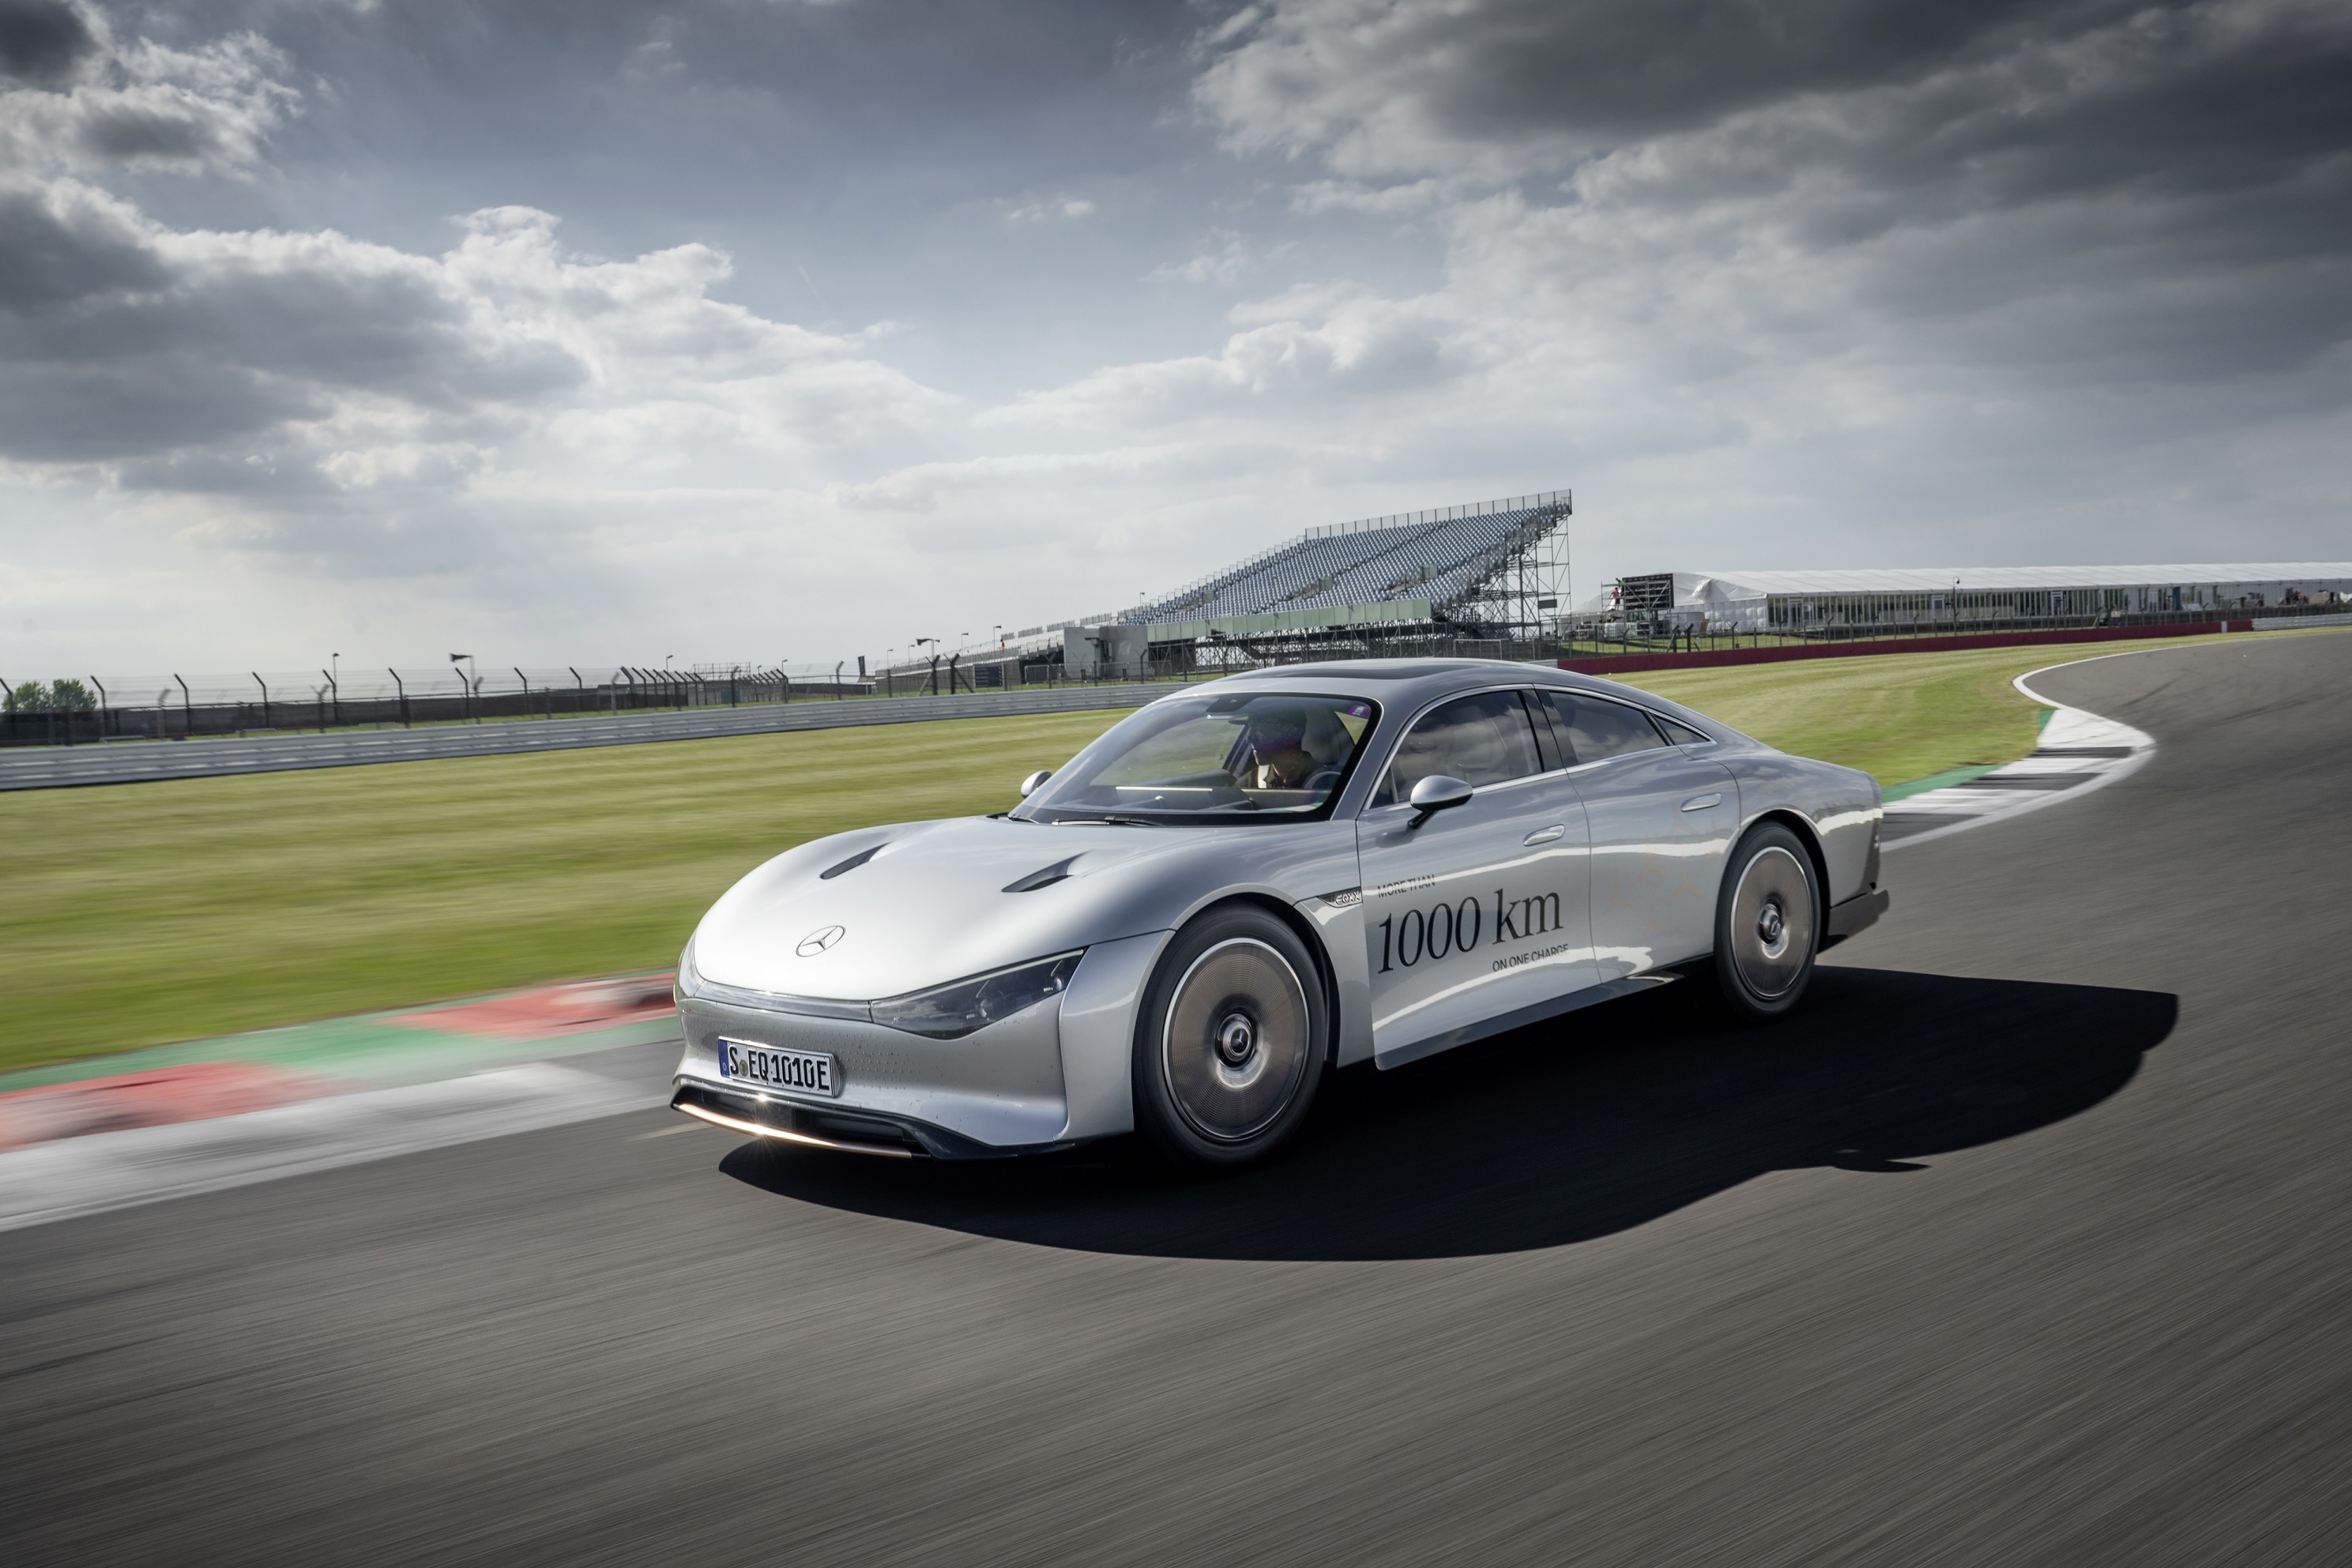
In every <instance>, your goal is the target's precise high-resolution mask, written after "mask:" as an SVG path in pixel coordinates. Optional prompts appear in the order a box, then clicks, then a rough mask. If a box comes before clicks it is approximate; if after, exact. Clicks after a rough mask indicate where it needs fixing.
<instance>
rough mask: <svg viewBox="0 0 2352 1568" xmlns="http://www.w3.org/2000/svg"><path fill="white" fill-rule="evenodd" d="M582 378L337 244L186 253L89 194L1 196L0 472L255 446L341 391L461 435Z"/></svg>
mask: <svg viewBox="0 0 2352 1568" xmlns="http://www.w3.org/2000/svg"><path fill="white" fill-rule="evenodd" d="M585 373H586V372H585V370H584V368H583V366H582V365H581V364H580V362H579V361H577V360H576V359H574V358H573V357H572V355H571V354H570V353H569V352H567V351H565V350H563V349H562V347H560V346H559V345H558V344H556V343H555V342H553V341H552V340H550V339H549V338H547V337H546V336H544V335H543V334H534V333H528V332H523V333H516V332H509V333H504V334H496V333H492V334H484V333H480V332H478V330H477V329H476V323H475V322H474V321H473V320H472V319H469V316H468V314H467V305H466V301H465V299H464V298H462V297H461V295H460V294H459V292H458V291H457V289H456V288H455V287H452V286H451V285H450V284H449V282H448V281H447V279H446V277H443V276H441V275H440V274H439V273H437V272H436V269H435V267H434V265H433V264H432V263H429V262H426V261H424V260H422V259H420V258H414V257H404V256H397V255H395V254H393V253H388V252H383V251H380V250H375V249H373V248H372V247H366V246H355V245H352V244H351V243H349V242H346V241H340V240H336V239H333V238H331V237H330V238H324V239H315V240H306V241H289V240H288V239H285V238H284V237H282V236H271V235H230V236H222V238H220V239H219V240H217V241H215V242H213V243H212V244H210V245H204V246H189V245H186V244H174V243H173V240H172V239H171V237H170V236H168V235H159V234H157V233H156V232H154V231H152V230H150V229H148V228H146V227H144V226H142V225H141V224H140V223H139V222H138V220H137V219H136V218H135V217H134V216H133V215H132V214H130V213H129V212H128V211H127V210H125V209H123V208H121V207H119V206H116V205H114V204H109V203H106V202H104V201H102V200H100V199H96V198H94V197H90V196H88V195H86V194H78V193H74V192H71V191H67V192H64V193H36V192H26V191H19V192H15V193H6V194H0V455H7V456H12V457H18V458H26V459H31V460H34V461H52V462H54V461H76V462H79V461H90V460H96V459H110V458H122V457H129V456H133V455H154V454H161V453H168V452H172V451H173V450H175V449H178V448H182V447H184V446H187V445H189V444H198V443H215V442H222V441H238V440H247V439H249V438H252V437H254V436H257V435H258V434H262V433H264V432H266V431H268V430H269V429H271V428H272V427H274V426H277V425H278V424H281V423H284V422H286V421H289V420H295V419H315V418H318V417H320V416H322V415H323V414H325V413H327V412H329V411H330V409H331V407H332V404H333V398H334V395H335V394H336V393H339V392H362V393H365V394H367V395H368V396H370V397H372V398H375V399H381V400H388V401H390V402H396V403H398V404H402V405H404V406H406V407H407V408H409V409H410V410H412V411H415V412H416V413H421V414H425V415H434V414H438V415H445V416H454V417H458V418H460V419H463V418H469V417H474V416H476V413H477V411H478V410H479V409H480V408H481V406H482V405H484V404H488V403H497V402H505V401H511V400H528V399H530V398H533V397H537V396H541V395H544V394H547V393H549V392H555V391H559V390H561V389H563V388H566V387H571V386H574V385H577V384H578V383H579V382H580V381H581V380H582V379H583V376H584V375H585Z"/></svg>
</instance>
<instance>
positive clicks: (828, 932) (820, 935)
mask: <svg viewBox="0 0 2352 1568" xmlns="http://www.w3.org/2000/svg"><path fill="white" fill-rule="evenodd" d="M848 935H849V933H848V932H846V931H845V930H843V929H842V928H841V927H840V926H838V925H828V926H826V927H825V928H824V930H822V931H812V932H810V933H809V934H808V935H807V936H803V937H802V938H801V945H800V946H798V947H796V948H794V949H793V951H794V952H796V953H798V954H799V955H800V956H802V957H803V958H814V957H815V956H817V955H818V954H819V953H822V952H824V950H825V949H826V948H827V947H830V946H833V945H834V944H835V943H836V942H838V941H840V940H841V939H842V938H843V937H844V936H848Z"/></svg>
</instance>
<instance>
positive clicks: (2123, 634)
mask: <svg viewBox="0 0 2352 1568" xmlns="http://www.w3.org/2000/svg"><path fill="white" fill-rule="evenodd" d="M2253 629H2254V623H2253V622H2251V621H2196V622H2189V623H2187V624H2185V625H2171V626H2082V627H2075V628H2074V629H2072V630H2068V631H2049V632H1962V633H1960V634H1958V635H1957V636H1951V637H1883V638H1874V639H1872V640H1870V641H1867V642H1855V643H1798V644H1796V645H1794V646H1782V647H1778V648H1715V649H1707V650H1704V651H1702V652H1699V653H1615V654H1610V655H1607V656H1605V657H1602V658H1598V659H1562V660H1560V661H1559V667H1560V668H1561V669H1563V670H1574V671H1576V672H1577V673H1578V674H1585V675H1616V674H1631V673H1632V672H1633V671H1636V670H1693V669H1704V668H1706V667H1707V666H1708V665H1712V664H1781V663H1784V662H1786V661H1788V660H1791V659H1847V658H1853V657H1856V656H1858V655H1860V654H1864V653H1960V652H1962V651H1964V650H1966V649H1969V648H2025V647H2031V646H2032V645H2033V644H2035V643H2121V642H2133V641H2137V640H2139V639H2143V638H2148V637H2200V636H2210V635H2211V634H2212V633H2214V632H2251V631H2252V630H2253Z"/></svg>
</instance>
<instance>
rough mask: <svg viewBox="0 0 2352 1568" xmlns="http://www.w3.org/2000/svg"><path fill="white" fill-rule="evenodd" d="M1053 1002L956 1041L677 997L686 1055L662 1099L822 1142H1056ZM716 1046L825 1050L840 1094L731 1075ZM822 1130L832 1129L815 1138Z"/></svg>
mask: <svg viewBox="0 0 2352 1568" xmlns="http://www.w3.org/2000/svg"><path fill="white" fill-rule="evenodd" d="M1062 1001H1063V998H1054V999H1053V1000H1050V1001H1046V1002H1042V1003H1040V1004H1038V1005H1037V1006H1035V1007H1033V1008H1030V1009H1026V1010H1025V1011H1023V1012H1020V1013H1016V1014H1014V1015H1013V1017H1011V1018H1008V1019H1000V1020H999V1021H997V1022H995V1023H992V1024H991V1025H989V1026H988V1027H987V1028H986V1029H983V1030H977V1031H975V1032H973V1033H971V1034H968V1035H966V1036H964V1037H963V1038H962V1039H961V1040H930V1039H927V1038H925V1037H924V1036H921V1035H917V1034H908V1033H907V1032H906V1031H905V1030H895V1029H891V1028H889V1027H887V1025H883V1024H877V1023H872V1022H868V1021H866V1020H864V1019H841V1018H818V1017H813V1016H810V1015H807V1014H803V1013H797V1012H786V1011H772V1010H769V1009H764V1008H756V1007H751V1006H747V1005H741V1004H739V1003H736V1002H732V1001H719V1000H714V999H712V998H707V997H687V998H680V1001H679V1006H678V1019H679V1022H680V1023H681V1024H682V1025H683V1026H684V1027H685V1032H686V1050H685V1051H684V1052H683V1053H682V1054H681V1055H680V1056H679V1058H678V1063H677V1073H676V1075H675V1077H674V1080H673V1082H674V1083H675V1086H676V1092H675V1094H674V1095H673V1098H672V1100H671V1103H672V1104H673V1105H676V1106H677V1107H678V1108H679V1109H680V1110H689V1109H691V1108H693V1107H696V1106H699V1107H701V1108H702V1109H704V1110H708V1111H709V1112H712V1113H715V1114H717V1115H726V1116H730V1117H734V1118H735V1119H736V1120H739V1121H742V1122H746V1123H750V1124H753V1126H752V1130H753V1131H757V1132H762V1133H773V1134H778V1135H781V1134H793V1135H794V1136H796V1137H798V1138H800V1139H801V1140H802V1141H814V1140H817V1139H822V1138H828V1137H831V1138H835V1139H836V1141H840V1142H845V1143H861V1144H862V1143H873V1144H876V1145H878V1146H883V1147H898V1148H901V1149H904V1150H906V1151H907V1152H908V1153H921V1154H927V1155H937V1156H940V1157H950V1158H952V1157H958V1156H959V1155H963V1156H967V1157H968V1156H969V1155H971V1154H975V1153H978V1154H986V1153H992V1152H995V1151H1000V1150H1001V1151H1003V1152H1007V1153H1010V1152H1013V1151H1014V1150H1026V1149H1034V1148H1037V1147H1039V1146H1041V1145H1053V1144H1057V1143H1060V1142H1061V1141H1063V1138H1064V1129H1065V1128H1066V1127H1067V1126H1068V1124H1069V1120H1070V1118H1069V1111H1068V1106H1067V1103H1066V1098H1065V1096H1064V1093H1063V1087H1062V1042H1061V1029H1060V1025H1061V1007H1062ZM720 1040H733V1041H735V1042H737V1043H738V1044H742V1045H751V1046H763V1047H766V1048H769V1049H771V1050H776V1049H782V1050H787V1051H819V1052H823V1053H824V1054H826V1055H829V1056H831V1057H832V1058H833V1059H834V1061H835V1063H836V1065H837V1077H836V1082H837V1083H838V1084H839V1087H840V1092H839V1093H838V1094H836V1095H832V1096H826V1095H822V1094H816V1093H800V1092H793V1091H790V1090H782V1089H777V1088H773V1087H770V1086H766V1085H760V1084H752V1083H747V1082H742V1081H741V1080H740V1079H730V1078H729V1077H727V1076H726V1075H725V1074H724V1073H722V1072H720V1071H719V1041H720ZM827 1118H830V1119H831V1120H830V1121H828V1120H827ZM705 1119H706V1120H709V1119H712V1118H711V1117H706V1118H705ZM827 1125H831V1126H834V1127H835V1129H836V1132H835V1133H832V1134H828V1133H825V1132H824V1131H823V1130H822V1129H823V1128H824V1126H827ZM860 1129H862V1131H860Z"/></svg>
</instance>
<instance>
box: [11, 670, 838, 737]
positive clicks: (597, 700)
mask: <svg viewBox="0 0 2352 1568" xmlns="http://www.w3.org/2000/svg"><path fill="white" fill-rule="evenodd" d="M5 690H6V692H7V697H8V703H7V711H5V712H0V746H74V745H86V744H95V743H99V742H104V741H114V740H183V739H187V738H189V737H195V736H217V735H270V734H282V733H288V732H293V731H301V730H314V731H323V730H332V729H355V728H386V727H415V726H418V725H442V724H483V723H491V722H509V721H525V720H530V719H552V718H563V717H572V716H580V715H585V714H619V713H637V712H644V711H647V710H659V709H678V710H684V709H689V708H709V707H733V706H742V705H744V704H751V703H790V702H811V701H815V702H823V701H838V700H840V699H842V698H844V697H857V696H868V695H873V684H872V683H871V682H868V681H862V680H859V679H857V678H856V677H855V676H838V675H835V674H833V672H831V671H830V670H825V671H816V672H809V671H802V672H798V673H795V672H793V671H792V670H789V669H786V668H783V667H782V666H778V665H767V666H764V667H762V666H755V665H745V664H737V665H719V666H711V665H699V666H695V667H693V668H688V669H664V668H657V667H651V666H648V667H644V668H640V667H637V666H635V665H621V666H617V667H614V668H612V669H600V670H597V671H594V672H583V671H581V670H577V669H573V668H572V667H571V666H568V665H567V666H564V667H563V668H562V669H530V670H526V669H522V668H519V667H516V666H511V665H509V666H508V667H507V668H506V669H503V670H479V671H478V670H475V669H473V668H470V667H454V668H448V669H425V670H398V669H384V670H354V669H343V668H330V669H326V670H320V671H318V672H316V673H315V674H287V673H285V672H282V671H281V672H268V671H248V672H247V673H246V674H244V675H243V676H235V675H220V674H206V675H181V674H166V675H143V676H141V675H133V676H123V675H113V676H105V677H100V676H97V675H88V676H79V677H76V676H60V677H58V678H56V679H54V680H50V681H47V682H41V681H33V682H23V683H16V684H11V685H6V686H5Z"/></svg>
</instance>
